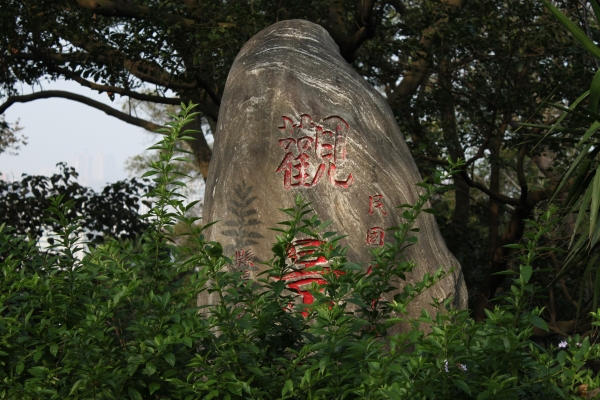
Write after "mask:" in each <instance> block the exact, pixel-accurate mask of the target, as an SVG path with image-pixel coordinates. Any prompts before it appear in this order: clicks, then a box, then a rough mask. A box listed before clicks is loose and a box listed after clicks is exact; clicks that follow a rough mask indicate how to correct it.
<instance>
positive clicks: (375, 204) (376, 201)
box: [369, 194, 387, 215]
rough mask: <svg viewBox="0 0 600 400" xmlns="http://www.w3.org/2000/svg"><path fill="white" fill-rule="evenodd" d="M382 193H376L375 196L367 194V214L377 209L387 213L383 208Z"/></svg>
mask: <svg viewBox="0 0 600 400" xmlns="http://www.w3.org/2000/svg"><path fill="white" fill-rule="evenodd" d="M382 199H383V195H382V194H376V195H375V196H369V215H370V214H373V213H374V212H375V210H379V212H380V213H381V214H383V215H387V212H386V211H385V210H384V209H383V203H382V201H381V200H382Z"/></svg>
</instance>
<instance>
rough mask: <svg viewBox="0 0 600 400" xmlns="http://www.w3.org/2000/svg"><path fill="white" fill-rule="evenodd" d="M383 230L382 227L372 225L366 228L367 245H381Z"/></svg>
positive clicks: (383, 235)
mask: <svg viewBox="0 0 600 400" xmlns="http://www.w3.org/2000/svg"><path fill="white" fill-rule="evenodd" d="M384 238H385V231H384V230H383V228H380V227H378V226H374V227H373V228H369V229H367V246H383V243H384V242H383V240H384Z"/></svg>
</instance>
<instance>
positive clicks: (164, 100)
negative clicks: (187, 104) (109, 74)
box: [48, 65, 184, 106]
mask: <svg viewBox="0 0 600 400" xmlns="http://www.w3.org/2000/svg"><path fill="white" fill-rule="evenodd" d="M48 67H49V68H50V69H52V70H55V71H56V72H57V73H59V74H62V75H64V76H65V77H67V78H69V79H72V80H74V81H75V82H77V83H79V84H80V85H81V86H85V87H88V88H90V89H92V90H97V91H98V92H100V93H102V92H112V93H115V94H119V95H121V96H128V97H131V98H132V99H137V100H141V101H150V102H153V103H161V104H172V105H176V106H178V105H180V104H181V102H182V101H184V100H183V99H181V98H178V97H160V96H152V95H149V94H143V93H138V92H136V91H135V90H127V89H124V88H120V87H118V86H109V85H99V84H97V83H94V82H90V81H88V80H86V79H83V78H82V77H81V76H80V75H79V74H77V73H75V72H72V71H70V70H68V69H65V68H60V67H55V66H52V65H49V66H48Z"/></svg>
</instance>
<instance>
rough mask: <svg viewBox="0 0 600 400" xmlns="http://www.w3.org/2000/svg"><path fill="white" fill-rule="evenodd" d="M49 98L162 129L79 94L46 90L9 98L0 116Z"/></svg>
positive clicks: (150, 129) (148, 128)
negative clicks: (81, 105)
mask: <svg viewBox="0 0 600 400" xmlns="http://www.w3.org/2000/svg"><path fill="white" fill-rule="evenodd" d="M50 98H62V99H68V100H73V101H77V102H79V103H83V104H85V105H87V106H90V107H93V108H95V109H97V110H100V111H104V113H106V114H108V115H110V116H111V117H115V118H118V119H120V120H121V121H124V122H127V123H128V124H131V125H135V126H139V127H140V128H144V129H147V130H149V131H155V130H157V129H159V128H162V126H160V125H157V124H155V123H153V122H150V121H146V120H145V119H141V118H136V117H132V116H131V115H129V114H125V113H124V112H121V111H118V110H115V109H114V108H112V107H111V106H109V105H106V104H104V103H100V102H99V101H96V100H92V99H90V98H89V97H85V96H82V95H80V94H75V93H71V92H65V91H63V90H46V91H43V92H37V93H32V94H27V95H23V96H10V97H9V98H8V99H7V100H6V101H5V102H4V103H3V104H2V105H0V114H3V113H4V112H5V111H6V110H7V109H8V108H9V107H10V106H12V105H13V104H15V103H28V102H30V101H34V100H39V99H50Z"/></svg>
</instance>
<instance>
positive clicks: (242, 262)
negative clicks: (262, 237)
mask: <svg viewBox="0 0 600 400" xmlns="http://www.w3.org/2000/svg"><path fill="white" fill-rule="evenodd" d="M233 266H234V268H235V269H236V270H238V271H244V276H243V277H244V278H248V274H249V273H250V271H251V270H254V269H255V268H254V253H252V250H250V249H248V250H244V249H241V250H238V251H236V252H235V259H234V260H233Z"/></svg>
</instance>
